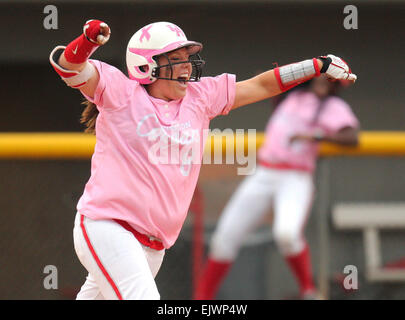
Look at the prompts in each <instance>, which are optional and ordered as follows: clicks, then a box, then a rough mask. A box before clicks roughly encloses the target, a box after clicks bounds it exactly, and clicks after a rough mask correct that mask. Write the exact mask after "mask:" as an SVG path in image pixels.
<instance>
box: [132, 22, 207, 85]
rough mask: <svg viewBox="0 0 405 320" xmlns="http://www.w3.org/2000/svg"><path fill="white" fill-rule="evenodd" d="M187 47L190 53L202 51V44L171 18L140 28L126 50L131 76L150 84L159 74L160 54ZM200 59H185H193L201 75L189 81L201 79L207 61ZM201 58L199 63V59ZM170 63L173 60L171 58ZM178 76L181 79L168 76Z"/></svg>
mask: <svg viewBox="0 0 405 320" xmlns="http://www.w3.org/2000/svg"><path fill="white" fill-rule="evenodd" d="M184 47H186V48H187V49H188V51H189V55H190V56H191V55H198V53H199V52H200V51H201V50H202V44H201V43H199V42H195V41H189V40H187V38H186V35H185V34H184V32H183V30H181V29H180V28H179V27H178V26H176V25H175V24H173V23H170V22H155V23H151V24H148V25H147V26H144V27H143V28H141V29H140V30H138V31H137V32H136V33H135V34H134V35H133V36H132V37H131V39H130V40H129V43H128V46H127V53H126V63H127V68H128V75H129V78H130V79H133V80H137V81H138V82H139V83H141V84H150V83H152V82H154V81H156V80H157V79H166V78H160V77H159V68H160V67H163V66H158V64H157V60H156V57H157V56H159V55H163V54H165V53H167V52H170V51H174V50H177V49H180V48H184ZM198 58H199V60H189V61H183V62H181V63H187V62H191V63H192V65H193V69H197V70H196V74H197V76H194V77H192V78H190V80H188V81H198V80H199V78H200V77H201V68H202V65H203V64H204V61H203V60H201V58H200V57H199V56H198ZM195 61H198V63H195ZM169 66H170V67H171V66H172V64H171V63H170V61H169ZM167 80H177V79H171V78H170V79H167Z"/></svg>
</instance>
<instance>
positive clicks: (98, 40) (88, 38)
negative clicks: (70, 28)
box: [49, 20, 111, 97]
mask: <svg viewBox="0 0 405 320" xmlns="http://www.w3.org/2000/svg"><path fill="white" fill-rule="evenodd" d="M110 34H111V30H110V28H109V26H108V25H107V24H106V23H105V22H102V21H100V20H89V21H87V22H86V23H85V24H84V26H83V33H82V34H81V35H80V36H79V37H77V38H76V39H75V40H73V41H72V42H71V43H69V44H68V45H67V46H66V47H64V46H57V47H56V48H54V49H53V50H52V52H51V54H50V56H49V61H50V63H51V65H52V66H53V68H54V69H55V71H56V72H57V73H58V74H59V75H60V76H61V78H62V80H63V81H65V82H66V84H67V85H68V86H70V87H72V88H77V89H80V90H81V91H82V92H83V93H84V94H86V95H87V96H90V97H93V96H94V91H95V90H96V88H97V84H98V81H99V74H98V72H97V70H96V68H95V67H94V66H93V65H92V64H91V63H89V62H88V59H89V57H90V56H91V55H92V54H93V53H94V51H96V50H97V48H98V47H100V46H101V45H103V44H105V43H106V42H107V41H108V40H109V38H110ZM61 51H63V52H61ZM58 53H59V54H60V53H62V54H60V56H59V57H58Z"/></svg>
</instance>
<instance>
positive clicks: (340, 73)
mask: <svg viewBox="0 0 405 320" xmlns="http://www.w3.org/2000/svg"><path fill="white" fill-rule="evenodd" d="M319 59H321V60H322V62H323V67H322V69H321V73H325V74H326V75H327V77H328V78H330V79H332V80H347V81H351V82H355V81H356V79H357V76H356V75H355V74H354V73H352V71H351V70H350V68H349V66H348V64H347V63H346V62H345V61H344V60H343V59H341V58H339V57H336V56H334V55H333V54H328V55H327V56H326V57H325V56H322V57H319Z"/></svg>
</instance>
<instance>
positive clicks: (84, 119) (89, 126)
mask: <svg viewBox="0 0 405 320" xmlns="http://www.w3.org/2000/svg"><path fill="white" fill-rule="evenodd" d="M82 104H83V105H85V106H86V107H85V108H84V110H83V112H82V116H81V118H80V123H82V124H84V125H85V126H86V129H85V130H84V132H86V133H92V134H96V119H97V116H98V113H99V111H98V109H97V106H96V105H95V104H94V103H93V102H90V101H88V100H86V101H83V102H82Z"/></svg>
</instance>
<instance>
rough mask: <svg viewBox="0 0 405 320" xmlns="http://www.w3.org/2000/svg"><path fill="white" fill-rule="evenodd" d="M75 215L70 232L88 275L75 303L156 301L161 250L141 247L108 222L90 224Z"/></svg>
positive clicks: (112, 223)
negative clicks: (84, 301) (102, 300)
mask: <svg viewBox="0 0 405 320" xmlns="http://www.w3.org/2000/svg"><path fill="white" fill-rule="evenodd" d="M82 222H83V223H82V224H81V215H80V214H79V213H78V214H77V215H76V219H75V226H74V229H73V238H74V246H75V250H76V254H77V256H78V257H79V260H80V262H81V263H82V264H83V266H84V267H85V268H86V269H87V271H88V272H89V275H88V276H87V279H86V282H85V283H84V285H83V286H82V288H81V290H80V292H79V294H78V295H77V299H78V300H98V299H108V300H113V299H124V300H126V299H131V300H132V299H134V300H135V299H136V300H138V299H147V300H154V299H160V295H159V292H158V290H157V287H156V283H155V280H154V278H155V276H156V274H157V273H158V271H159V268H160V266H161V264H162V260H163V256H164V252H165V251H164V250H160V251H158V250H154V249H150V248H148V247H145V246H143V245H142V244H140V243H139V241H138V240H137V239H136V238H135V237H134V235H133V234H132V233H131V232H129V231H127V230H125V229H124V228H123V227H122V226H121V225H119V224H118V223H116V222H114V221H112V220H92V219H89V218H87V217H83V220H82Z"/></svg>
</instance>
